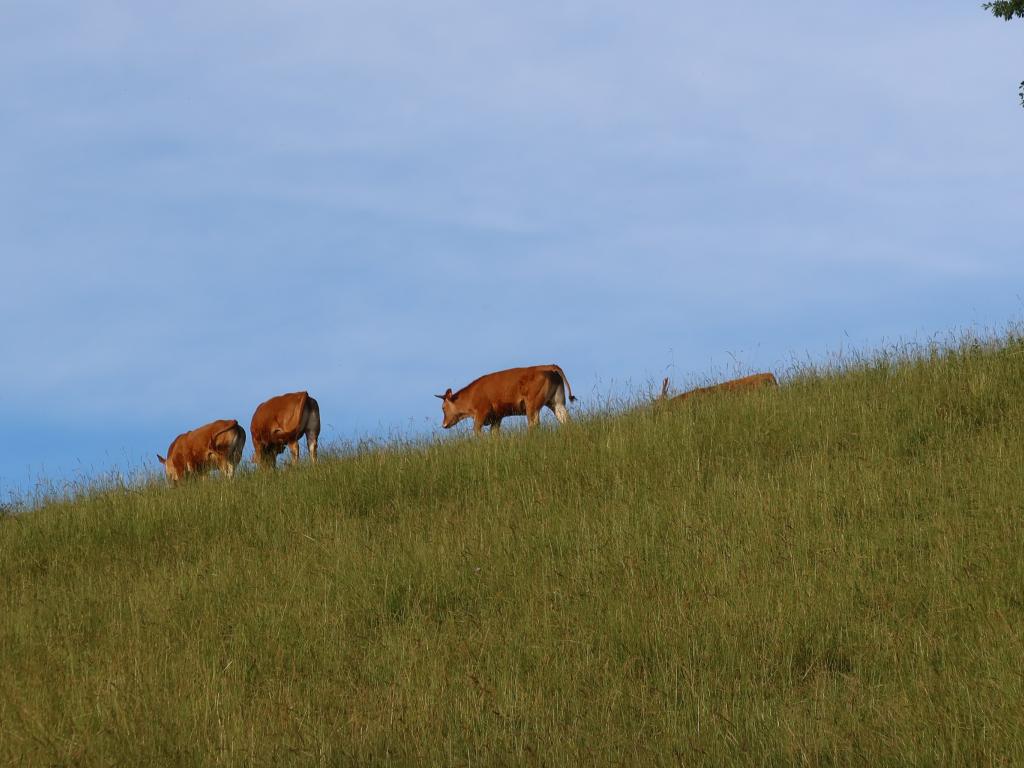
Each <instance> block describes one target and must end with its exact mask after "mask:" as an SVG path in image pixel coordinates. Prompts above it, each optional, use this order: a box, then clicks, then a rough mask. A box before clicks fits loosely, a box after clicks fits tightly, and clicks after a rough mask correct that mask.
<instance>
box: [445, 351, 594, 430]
mask: <svg viewBox="0 0 1024 768" xmlns="http://www.w3.org/2000/svg"><path fill="white" fill-rule="evenodd" d="M567 390H568V392H569V402H574V401H575V400H576V398H575V397H573V394H572V387H571V386H569V380H568V379H567V378H565V373H564V372H563V371H562V369H561V368H559V367H558V366H557V365H534V366H530V367H529V368H510V369H508V370H507V371H498V372H496V373H488V374H487V375H486V376H481V377H480V378H479V379H477V380H476V381H474V382H473V383H472V384H469V385H467V386H465V387H463V388H462V389H460V390H459V391H458V392H456V393H454V394H452V391H451V389H450V388H449V390H448V391H447V392H445V393H444V394H443V395H434V397H439V398H441V400H443V401H444V402H443V404H442V409H443V411H444V421H443V422H442V424H441V426H443V427H444V428H445V429H449V428H451V427H454V426H455V425H456V424H458V423H459V422H460V421H462V420H463V419H466V418H470V417H472V419H473V431H474V432H477V433H479V432H480V430H481V429H483V427H484V426H485V425H486V426H490V428H491V432H497V431H498V430H499V429H501V420H502V419H503V418H505V417H506V416H523V415H525V416H526V423H527V425H528V426H529V427H531V428H532V427H534V426H535V425H536V424H537V423H538V422H539V421H540V411H541V409H542V408H544V407H545V406H547V407H548V408H550V409H551V411H552V412H553V413H554V414H555V418H557V419H558V422H559V423H560V424H565V422H566V421H568V420H569V411H568V410H566V407H565V393H566V391H567Z"/></svg>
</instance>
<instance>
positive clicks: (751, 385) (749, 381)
mask: <svg viewBox="0 0 1024 768" xmlns="http://www.w3.org/2000/svg"><path fill="white" fill-rule="evenodd" d="M778 383H779V382H778V381H777V380H776V379H775V376H774V375H773V374H771V373H755V374H754V375H752V376H744V377H743V378H742V379H732V380H731V381H723V382H722V383H721V384H714V385H712V386H710V387H698V388H697V389H691V390H690V391H689V392H683V393H682V394H681V395H676V396H675V397H671V398H670V397H669V396H668V379H665V381H663V382H662V383H661V399H662V400H668V401H669V402H671V403H681V402H682V401H683V400H688V399H689V398H691V397H693V396H694V395H707V394H711V393H713V392H735V391H737V390H743V389H757V388H758V387H774V386H777V385H778Z"/></svg>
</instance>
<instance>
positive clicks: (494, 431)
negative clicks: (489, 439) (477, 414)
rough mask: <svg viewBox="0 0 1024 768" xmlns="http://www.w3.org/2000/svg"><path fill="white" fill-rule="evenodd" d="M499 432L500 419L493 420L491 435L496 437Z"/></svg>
mask: <svg viewBox="0 0 1024 768" xmlns="http://www.w3.org/2000/svg"><path fill="white" fill-rule="evenodd" d="M500 431H501V419H499V418H495V419H494V421H492V422H491V434H492V435H496V434H498V433H499V432H500Z"/></svg>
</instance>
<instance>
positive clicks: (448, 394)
mask: <svg viewBox="0 0 1024 768" xmlns="http://www.w3.org/2000/svg"><path fill="white" fill-rule="evenodd" d="M434 397H437V398H439V399H441V400H454V398H453V397H452V388H451V387H448V391H447V392H445V393H444V394H443V395H434Z"/></svg>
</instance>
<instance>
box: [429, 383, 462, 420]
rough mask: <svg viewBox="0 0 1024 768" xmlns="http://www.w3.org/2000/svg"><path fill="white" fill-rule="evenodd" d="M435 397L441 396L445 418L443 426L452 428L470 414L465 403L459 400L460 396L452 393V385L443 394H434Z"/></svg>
mask: <svg viewBox="0 0 1024 768" xmlns="http://www.w3.org/2000/svg"><path fill="white" fill-rule="evenodd" d="M434 397H439V398H441V410H442V411H443V412H444V420H443V421H442V422H441V426H442V427H444V428H445V429H451V428H452V427H454V426H455V425H456V424H458V423H459V422H460V421H462V420H463V419H464V418H466V417H467V416H469V411H467V410H465V409H463V407H462V405H463V404H462V403H460V402H459V401H458V398H459V396H458V395H457V394H456V395H453V394H452V389H451V387H449V388H448V391H447V392H445V393H444V394H443V395H434Z"/></svg>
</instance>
